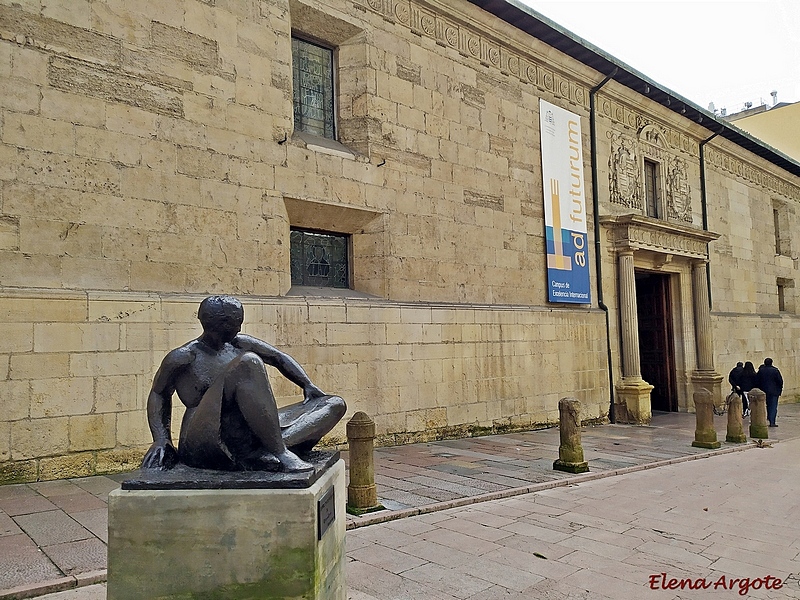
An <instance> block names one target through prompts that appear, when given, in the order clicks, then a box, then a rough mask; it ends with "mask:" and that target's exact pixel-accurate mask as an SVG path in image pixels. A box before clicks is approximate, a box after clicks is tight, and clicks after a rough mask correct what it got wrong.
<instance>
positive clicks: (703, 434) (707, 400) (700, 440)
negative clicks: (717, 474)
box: [692, 389, 722, 448]
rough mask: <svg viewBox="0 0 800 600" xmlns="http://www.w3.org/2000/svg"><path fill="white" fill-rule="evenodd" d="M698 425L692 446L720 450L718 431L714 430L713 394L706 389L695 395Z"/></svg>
mask: <svg viewBox="0 0 800 600" xmlns="http://www.w3.org/2000/svg"><path fill="white" fill-rule="evenodd" d="M694 408H695V419H696V425H695V430H694V441H693V442H692V446H695V447H697V448H719V447H720V446H721V445H722V444H720V443H719V442H718V441H717V430H716V429H714V401H713V400H712V396H711V392H709V391H708V390H705V389H701V390H698V391H696V392H695V393H694Z"/></svg>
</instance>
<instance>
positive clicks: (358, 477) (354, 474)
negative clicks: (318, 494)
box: [347, 411, 383, 514]
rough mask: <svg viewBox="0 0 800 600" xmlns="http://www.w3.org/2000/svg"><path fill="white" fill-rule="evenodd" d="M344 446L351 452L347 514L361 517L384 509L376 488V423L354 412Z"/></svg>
mask: <svg viewBox="0 0 800 600" xmlns="http://www.w3.org/2000/svg"><path fill="white" fill-rule="evenodd" d="M347 445H348V448H349V449H350V483H349V484H348V486H347V509H348V511H349V512H351V513H355V514H361V513H365V512H370V511H372V510H379V509H380V508H383V507H382V506H380V505H379V504H378V488H377V486H376V485H375V461H374V456H373V454H374V449H375V421H373V420H372V419H370V418H369V416H368V415H367V414H366V413H365V412H361V411H359V412H357V413H356V414H354V415H353V418H352V419H350V421H348V422H347Z"/></svg>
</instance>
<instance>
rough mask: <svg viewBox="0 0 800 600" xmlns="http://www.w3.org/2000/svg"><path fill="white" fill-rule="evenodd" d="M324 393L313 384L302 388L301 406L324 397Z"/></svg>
mask: <svg viewBox="0 0 800 600" xmlns="http://www.w3.org/2000/svg"><path fill="white" fill-rule="evenodd" d="M325 395H326V394H325V392H323V391H322V390H321V389H319V388H318V387H317V386H315V385H314V384H313V383H310V382H309V384H308V385H307V386H305V388H303V404H305V403H306V402H308V401H309V400H313V399H314V398H319V397H321V396H325Z"/></svg>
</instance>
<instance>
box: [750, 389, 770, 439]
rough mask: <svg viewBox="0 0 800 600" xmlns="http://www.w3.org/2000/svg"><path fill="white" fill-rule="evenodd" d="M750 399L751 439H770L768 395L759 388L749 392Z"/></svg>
mask: <svg viewBox="0 0 800 600" xmlns="http://www.w3.org/2000/svg"><path fill="white" fill-rule="evenodd" d="M747 397H748V398H749V399H750V437H751V438H756V439H760V440H766V439H769V430H768V429H767V395H766V394H765V393H764V392H762V391H761V390H760V389H758V388H753V389H752V390H750V391H749V392H747Z"/></svg>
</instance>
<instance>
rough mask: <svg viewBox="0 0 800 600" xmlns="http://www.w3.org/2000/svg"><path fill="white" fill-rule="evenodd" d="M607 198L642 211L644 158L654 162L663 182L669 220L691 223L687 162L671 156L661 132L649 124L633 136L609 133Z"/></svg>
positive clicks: (661, 130)
mask: <svg viewBox="0 0 800 600" xmlns="http://www.w3.org/2000/svg"><path fill="white" fill-rule="evenodd" d="M608 137H609V139H610V140H611V154H610V156H609V159H608V167H609V171H608V179H609V196H610V200H611V202H613V203H614V204H621V205H622V206H625V207H627V208H634V209H637V210H642V198H643V195H644V180H643V170H644V159H645V158H647V159H649V160H652V161H654V162H656V163H657V164H658V165H659V168H660V170H661V177H663V179H664V184H663V188H662V189H663V192H664V198H665V201H666V202H665V204H666V214H667V217H668V218H669V219H672V220H677V221H685V222H688V223H691V222H692V202H691V189H690V187H689V176H688V167H687V163H686V160H684V159H683V158H680V157H678V156H675V155H674V154H672V153H671V151H670V150H671V148H670V145H669V142H668V141H667V136H666V134H665V132H664V130H663V129H661V128H660V127H658V126H656V125H652V124H648V125H644V126H643V127H641V128H640V129H639V131H638V134H637V136H636V137H633V136H630V135H625V134H623V133H620V132H618V131H612V132H609V133H608Z"/></svg>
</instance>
